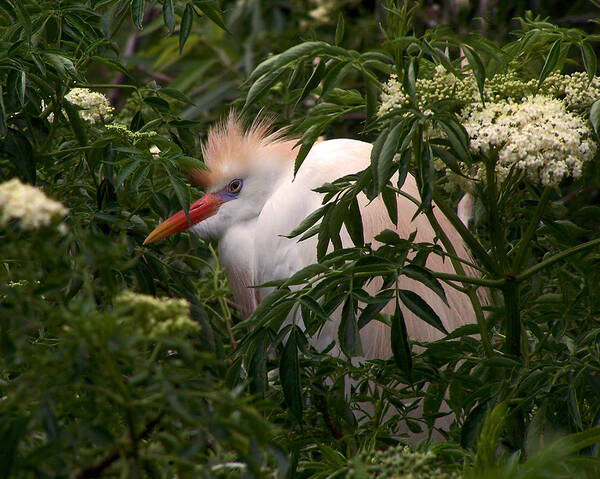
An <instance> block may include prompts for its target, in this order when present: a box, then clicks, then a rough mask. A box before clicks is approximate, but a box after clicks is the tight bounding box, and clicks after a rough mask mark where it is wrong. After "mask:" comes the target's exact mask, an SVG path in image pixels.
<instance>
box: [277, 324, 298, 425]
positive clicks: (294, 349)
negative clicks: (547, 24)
mask: <svg viewBox="0 0 600 479" xmlns="http://www.w3.org/2000/svg"><path fill="white" fill-rule="evenodd" d="M298 335H300V336H301V335H302V333H301V332H300V330H299V329H298V327H297V326H293V327H292V330H291V332H290V336H289V337H288V340H287V342H286V343H285V346H284V347H283V351H282V353H281V360H280V362H279V376H280V378H281V387H282V389H283V397H284V399H285V403H286V405H287V406H288V407H289V408H290V412H291V413H292V416H293V417H294V418H295V419H296V421H298V422H302V392H301V390H300V365H299V362H298V345H299V341H298V337H297V336H298Z"/></svg>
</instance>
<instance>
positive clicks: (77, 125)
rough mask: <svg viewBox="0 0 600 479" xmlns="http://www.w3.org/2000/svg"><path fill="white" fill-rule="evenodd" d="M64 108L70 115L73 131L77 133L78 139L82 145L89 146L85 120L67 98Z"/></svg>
mask: <svg viewBox="0 0 600 479" xmlns="http://www.w3.org/2000/svg"><path fill="white" fill-rule="evenodd" d="M63 109H64V110H65V112H66V113H67V116H68V117H69V122H70V123H71V128H73V133H75V137H76V138H77V141H78V142H79V144H80V145H81V146H87V144H88V136H87V127H86V126H85V125H84V124H83V121H82V120H81V118H80V116H79V111H78V110H77V109H76V108H75V106H73V105H72V104H71V103H70V102H69V101H67V100H65V101H64V103H63Z"/></svg>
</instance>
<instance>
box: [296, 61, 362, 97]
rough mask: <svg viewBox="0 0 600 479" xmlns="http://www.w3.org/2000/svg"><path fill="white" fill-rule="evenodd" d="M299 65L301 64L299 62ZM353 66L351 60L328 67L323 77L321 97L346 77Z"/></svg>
mask: <svg viewBox="0 0 600 479" xmlns="http://www.w3.org/2000/svg"><path fill="white" fill-rule="evenodd" d="M299 65H301V64H300V63H299ZM351 67H352V63H350V62H338V63H336V64H335V65H333V66H332V67H331V68H329V69H327V72H326V73H325V76H324V77H323V88H322V89H321V97H325V96H326V95H327V93H329V92H330V91H331V90H332V89H333V88H334V87H335V86H337V84H338V83H339V82H340V80H342V78H344V76H345V75H346V73H348V70H349V69H350V68H351Z"/></svg>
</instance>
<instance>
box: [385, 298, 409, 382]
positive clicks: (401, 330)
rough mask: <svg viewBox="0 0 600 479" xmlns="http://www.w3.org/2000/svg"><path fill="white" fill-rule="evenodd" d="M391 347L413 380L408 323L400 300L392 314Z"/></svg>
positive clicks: (398, 361)
mask: <svg viewBox="0 0 600 479" xmlns="http://www.w3.org/2000/svg"><path fill="white" fill-rule="evenodd" d="M390 336H391V337H390V341H391V348H392V354H393V356H394V362H395V363H396V365H397V366H398V367H399V368H400V370H401V371H402V372H403V373H404V374H405V375H406V377H407V379H408V380H409V382H412V355H411V352H410V344H409V343H408V333H407V331H406V323H405V322H404V316H403V315H402V310H401V309H400V305H399V304H398V301H396V309H395V310H394V315H393V316H392V328H391V335H390Z"/></svg>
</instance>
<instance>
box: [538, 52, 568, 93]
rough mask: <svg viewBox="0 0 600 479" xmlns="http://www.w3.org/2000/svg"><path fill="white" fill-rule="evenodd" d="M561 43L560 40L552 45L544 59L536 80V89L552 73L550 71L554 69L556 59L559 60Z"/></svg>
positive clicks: (556, 62)
mask: <svg viewBox="0 0 600 479" xmlns="http://www.w3.org/2000/svg"><path fill="white" fill-rule="evenodd" d="M561 43H562V42H561V41H560V40H556V41H555V42H554V43H553V44H552V48H550V52H549V53H548V56H547V57H546V61H545V62H544V66H543V68H542V71H541V73H540V76H539V78H538V88H539V87H540V86H541V85H542V83H543V82H544V80H545V79H546V77H547V76H548V75H550V73H552V71H553V70H554V69H555V68H556V65H557V64H558V59H559V58H560V47H561Z"/></svg>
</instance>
